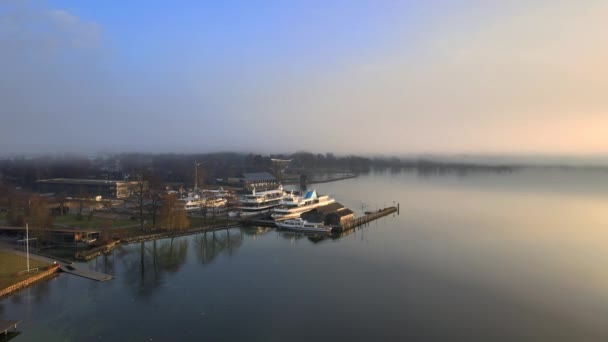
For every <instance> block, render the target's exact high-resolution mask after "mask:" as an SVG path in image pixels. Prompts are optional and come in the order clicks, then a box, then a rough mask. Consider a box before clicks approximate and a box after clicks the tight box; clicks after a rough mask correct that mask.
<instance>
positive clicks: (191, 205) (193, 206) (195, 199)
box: [181, 195, 205, 211]
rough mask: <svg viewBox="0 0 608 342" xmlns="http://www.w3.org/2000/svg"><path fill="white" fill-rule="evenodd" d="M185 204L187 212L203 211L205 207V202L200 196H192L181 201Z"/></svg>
mask: <svg viewBox="0 0 608 342" xmlns="http://www.w3.org/2000/svg"><path fill="white" fill-rule="evenodd" d="M181 201H182V202H184V209H186V211H197V210H201V208H203V207H204V206H205V200H204V199H203V198H201V197H200V196H199V195H192V196H188V197H186V198H182V199H181Z"/></svg>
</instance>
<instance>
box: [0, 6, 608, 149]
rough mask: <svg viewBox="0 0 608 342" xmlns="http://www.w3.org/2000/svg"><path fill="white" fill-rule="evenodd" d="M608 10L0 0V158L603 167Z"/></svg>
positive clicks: (607, 144) (607, 126) (607, 127)
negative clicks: (579, 159) (463, 160)
mask: <svg viewBox="0 0 608 342" xmlns="http://www.w3.org/2000/svg"><path fill="white" fill-rule="evenodd" d="M607 18H608V2H607V1H592V0H584V1H574V0H572V1H559V0H551V1H549V0H548V1H541V0H538V1H482V0H477V1H388V0H387V1H380V0H370V1H359V0H344V1H327V0H319V1H313V0H310V1H309V0H306V1H304V0H302V1H295V0H294V1H254V0H251V1H249V0H248V1H177V2H174V1H163V2H161V1H150V0H146V1H144V0H142V1H101V0H100V1H69V0H57V1H50V0H49V1H16V0H0V119H1V122H0V154H3V153H4V154H6V153H21V152H27V153H32V152H34V153H37V152H65V151H70V152H95V151H100V150H104V151H123V150H127V151H163V152H166V151H175V152H180V151H183V152H194V151H203V152H204V151H213V150H222V151H229V150H230V151H267V152H290V151H294V150H309V151H313V152H327V151H336V152H342V153H351V152H355V153H386V154H400V153H495V154H500V153H548V154H594V153H608V24H607Z"/></svg>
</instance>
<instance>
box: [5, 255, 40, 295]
mask: <svg viewBox="0 0 608 342" xmlns="http://www.w3.org/2000/svg"><path fill="white" fill-rule="evenodd" d="M45 266H48V264H46V263H44V262H42V261H38V260H35V259H32V258H30V268H36V267H38V268H41V269H42V268H43V267H45ZM26 268H27V261H26V259H25V257H22V256H20V255H17V254H14V253H10V252H2V251H0V289H3V288H6V287H8V286H10V285H13V284H15V283H18V282H20V281H22V280H25V279H27V278H29V277H31V276H32V275H34V274H36V273H37V272H30V273H29V274H24V275H20V276H15V273H17V272H20V271H24V270H25V269H26Z"/></svg>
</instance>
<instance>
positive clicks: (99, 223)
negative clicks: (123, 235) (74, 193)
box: [53, 215, 138, 229]
mask: <svg viewBox="0 0 608 342" xmlns="http://www.w3.org/2000/svg"><path fill="white" fill-rule="evenodd" d="M53 223H54V224H60V225H67V226H71V227H78V228H92V229H97V228H101V227H105V228H109V227H112V228H116V227H124V226H132V225H136V224H138V222H137V221H133V220H125V219H107V218H99V217H95V216H93V217H91V219H90V220H89V218H88V216H83V217H82V219H81V220H78V219H77V217H76V215H64V216H55V217H53Z"/></svg>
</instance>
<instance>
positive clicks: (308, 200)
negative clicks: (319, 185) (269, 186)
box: [272, 190, 336, 221]
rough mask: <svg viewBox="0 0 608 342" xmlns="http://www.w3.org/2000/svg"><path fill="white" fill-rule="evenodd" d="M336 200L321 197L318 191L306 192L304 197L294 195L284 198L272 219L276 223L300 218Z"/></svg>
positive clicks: (275, 209)
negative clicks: (303, 214) (301, 215)
mask: <svg viewBox="0 0 608 342" xmlns="http://www.w3.org/2000/svg"><path fill="white" fill-rule="evenodd" d="M335 201H336V200H335V199H333V198H331V197H329V196H328V195H323V196H319V195H318V194H317V191H316V190H311V191H308V192H306V194H305V195H304V196H298V195H294V194H293V193H292V194H290V195H287V196H285V197H284V198H283V200H282V201H281V203H280V205H279V206H277V207H276V208H274V210H273V214H272V218H273V219H275V221H280V220H285V219H289V218H296V217H300V214H302V213H305V212H307V211H310V210H312V209H315V208H318V207H322V206H325V205H328V204H331V203H334V202H335Z"/></svg>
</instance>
